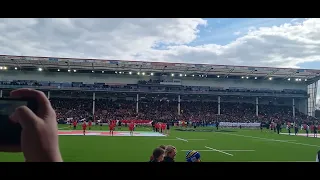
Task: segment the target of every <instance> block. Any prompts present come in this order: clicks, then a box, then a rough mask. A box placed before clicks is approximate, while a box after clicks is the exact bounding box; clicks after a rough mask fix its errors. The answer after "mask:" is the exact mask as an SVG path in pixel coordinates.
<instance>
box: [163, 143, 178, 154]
mask: <svg viewBox="0 0 320 180" xmlns="http://www.w3.org/2000/svg"><path fill="white" fill-rule="evenodd" d="M175 149H176V147H174V146H172V145H168V146H166V149H165V155H166V156H167V155H168V154H169V153H172V152H173V151H174V150H175Z"/></svg>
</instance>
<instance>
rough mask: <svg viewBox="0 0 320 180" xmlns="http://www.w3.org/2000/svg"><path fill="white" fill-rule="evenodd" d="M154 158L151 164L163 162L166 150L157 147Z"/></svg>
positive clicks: (153, 154)
mask: <svg viewBox="0 0 320 180" xmlns="http://www.w3.org/2000/svg"><path fill="white" fill-rule="evenodd" d="M152 157H153V158H152V160H151V161H150V162H162V161H163V158H164V149H162V148H160V147H157V148H156V149H155V150H153V153H152Z"/></svg>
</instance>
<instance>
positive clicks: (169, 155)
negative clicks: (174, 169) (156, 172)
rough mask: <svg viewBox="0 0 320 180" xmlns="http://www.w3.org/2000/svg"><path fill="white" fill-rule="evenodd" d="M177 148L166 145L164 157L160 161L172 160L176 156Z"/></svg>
mask: <svg viewBox="0 0 320 180" xmlns="http://www.w3.org/2000/svg"><path fill="white" fill-rule="evenodd" d="M176 154H177V149H176V148H175V147H174V146H171V145H168V146H166V150H165V157H164V159H163V161H162V162H174V158H175V157H176Z"/></svg>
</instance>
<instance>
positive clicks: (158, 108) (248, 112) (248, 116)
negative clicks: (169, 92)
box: [51, 98, 316, 123]
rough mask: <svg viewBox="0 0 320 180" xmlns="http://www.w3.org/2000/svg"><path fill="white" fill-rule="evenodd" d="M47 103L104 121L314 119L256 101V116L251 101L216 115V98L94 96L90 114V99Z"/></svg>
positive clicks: (63, 112)
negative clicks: (157, 98)
mask: <svg viewBox="0 0 320 180" xmlns="http://www.w3.org/2000/svg"><path fill="white" fill-rule="evenodd" d="M51 103H52V105H53V107H54V109H55V110H56V112H57V116H58V119H63V120H66V119H67V118H74V119H83V118H86V119H88V118H91V119H93V118H94V119H95V120H101V121H102V122H108V121H109V120H156V121H161V122H168V121H169V122H172V121H195V122H206V123H211V122H217V121H219V122H223V121H224V122H270V121H279V120H280V121H285V122H306V123H309V122H311V121H315V120H316V119H315V118H313V117H309V116H307V115H305V114H303V113H300V112H299V111H298V110H296V112H295V118H294V117H293V113H292V107H289V106H275V105H259V115H258V116H256V109H255V105H254V104H250V103H230V102H221V104H220V115H218V104H217V102H201V101H192V102H188V101H183V102H181V103H180V115H179V113H178V102H177V101H168V100H152V99H151V100H141V101H140V102H139V106H138V113H137V109H136V102H135V101H130V100H123V99H118V100H111V99H98V100H96V101H95V114H94V117H93V116H92V114H93V101H92V100H91V99H81V98H76V99H75V98H73V99H68V98H58V99H57V98H52V99H51Z"/></svg>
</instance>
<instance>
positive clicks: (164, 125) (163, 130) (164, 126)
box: [161, 123, 167, 134]
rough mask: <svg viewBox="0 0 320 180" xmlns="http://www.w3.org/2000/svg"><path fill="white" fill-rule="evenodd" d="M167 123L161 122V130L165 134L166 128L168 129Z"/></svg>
mask: <svg viewBox="0 0 320 180" xmlns="http://www.w3.org/2000/svg"><path fill="white" fill-rule="evenodd" d="M166 126H167V125H166V124H165V123H162V124H161V132H162V133H163V134H165V130H166Z"/></svg>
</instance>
